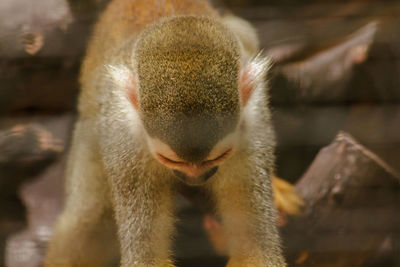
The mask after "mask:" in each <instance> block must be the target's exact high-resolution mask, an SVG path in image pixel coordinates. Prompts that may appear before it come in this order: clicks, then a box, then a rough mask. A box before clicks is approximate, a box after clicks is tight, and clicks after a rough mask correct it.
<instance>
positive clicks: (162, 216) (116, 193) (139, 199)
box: [109, 156, 174, 267]
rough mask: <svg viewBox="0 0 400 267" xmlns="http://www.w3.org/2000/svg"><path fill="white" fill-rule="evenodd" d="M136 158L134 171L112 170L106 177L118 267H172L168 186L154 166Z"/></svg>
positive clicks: (169, 189)
mask: <svg viewBox="0 0 400 267" xmlns="http://www.w3.org/2000/svg"><path fill="white" fill-rule="evenodd" d="M139 158H140V159H139V162H136V163H134V164H135V165H136V166H135V167H134V168H119V169H114V170H112V171H110V174H111V175H110V176H109V178H110V183H111V188H112V194H113V201H114V203H113V204H114V210H115V218H116V222H117V225H118V236H119V241H120V250H121V266H124V267H134V266H140V267H147V266H157V267H158V266H160V267H161V266H163V267H164V266H165V267H167V266H174V265H173V263H172V261H171V258H170V245H171V244H170V241H171V238H170V237H171V234H172V232H173V217H172V205H173V198H172V196H173V194H172V192H171V186H170V183H169V182H168V178H167V177H163V176H162V174H156V172H157V170H154V169H156V168H157V167H155V168H152V167H151V166H148V163H144V162H146V160H145V159H143V157H141V156H139ZM126 160H128V159H126ZM140 161H142V162H141V163H140ZM125 162H127V161H125Z"/></svg>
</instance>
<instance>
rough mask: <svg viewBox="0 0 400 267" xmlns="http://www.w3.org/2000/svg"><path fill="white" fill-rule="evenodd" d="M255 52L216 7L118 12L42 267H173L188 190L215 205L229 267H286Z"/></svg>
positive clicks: (92, 61) (86, 88) (124, 5)
mask: <svg viewBox="0 0 400 267" xmlns="http://www.w3.org/2000/svg"><path fill="white" fill-rule="evenodd" d="M233 25H239V26H238V28H239V30H237V28H235V27H234V26H233ZM246 29H247V32H246ZM249 41H253V42H249ZM257 42H258V41H257V37H256V35H255V31H254V29H253V28H251V26H250V25H248V24H247V23H246V22H244V21H242V20H240V19H237V20H235V19H232V18H229V19H227V20H224V18H222V17H220V15H219V14H218V13H217V12H216V11H215V10H214V9H213V8H212V7H211V6H210V5H209V4H208V3H207V2H205V1H194V0H163V1H161V0H159V1H156V0H113V1H112V2H111V3H110V4H109V5H108V7H107V9H106V10H105V12H104V14H103V15H102V16H101V17H100V20H99V22H98V23H97V25H96V27H95V30H94V33H93V36H92V38H91V41H90V43H89V47H88V50H87V55H86V58H85V59H84V62H83V66H82V72H81V80H80V81H81V86H82V90H81V94H80V98H79V105H78V109H79V118H78V121H77V122H76V125H75V130H74V134H73V140H72V146H71V151H70V157H69V162H68V166H67V185H66V190H67V195H66V203H65V208H64V211H63V213H62V215H61V216H60V218H59V220H58V223H57V225H56V227H55V230H54V235H53V237H52V240H51V242H50V244H49V248H48V251H47V255H46V257H45V263H44V266H47V267H48V266H107V264H109V263H112V262H113V261H115V256H114V255H117V258H118V254H119V256H120V265H121V266H126V267H131V266H174V265H173V264H174V263H173V259H172V256H171V251H170V250H171V249H170V243H171V236H172V235H173V232H174V227H173V225H174V216H173V212H174V207H173V206H174V205H173V204H174V203H173V200H174V198H173V195H174V192H175V190H176V188H177V187H178V186H177V185H178V184H180V186H182V185H183V186H186V187H192V188H193V187H197V188H201V189H202V190H204V191H205V192H207V194H208V196H209V199H207V201H211V202H212V203H213V205H214V211H215V214H216V216H218V218H219V220H220V221H221V223H222V225H223V229H224V232H225V234H226V237H227V246H228V247H227V250H228V255H229V261H228V266H230V267H233V266H269V267H282V266H286V264H285V261H284V258H283V256H282V253H281V248H280V238H279V235H278V231H277V227H276V211H275V209H274V205H273V196H272V189H271V178H270V177H271V172H272V168H273V164H274V163H273V162H274V160H273V150H274V134H273V130H272V128H271V122H270V113H269V110H268V103H267V102H268V101H267V100H268V97H267V93H266V90H265V88H264V78H265V72H266V71H267V69H268V66H269V62H268V60H267V59H265V58H262V57H261V56H255V55H254V53H255V52H256V51H255V50H256V48H257V45H256V44H257ZM253 50H254V51H253ZM114 235H116V240H117V242H112V241H113V239H114ZM115 244H116V245H115Z"/></svg>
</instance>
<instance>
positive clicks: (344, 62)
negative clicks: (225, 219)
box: [0, 0, 400, 267]
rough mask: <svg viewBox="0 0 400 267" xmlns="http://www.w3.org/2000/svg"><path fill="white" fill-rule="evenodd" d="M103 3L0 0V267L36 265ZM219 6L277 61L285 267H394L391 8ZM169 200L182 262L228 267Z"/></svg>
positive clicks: (246, 2) (395, 122) (398, 82)
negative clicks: (286, 202)
mask: <svg viewBox="0 0 400 267" xmlns="http://www.w3.org/2000/svg"><path fill="white" fill-rule="evenodd" d="M107 2H108V1H107V0H70V1H67V0H41V1H31V0H1V1H0V266H8V267H17V266H18V267H19V266H21V267H22V266H24V267H25V266H27V267H29V266H32V267H33V266H40V263H41V260H42V257H43V253H44V250H45V247H46V243H47V241H48V239H49V238H50V236H51V226H52V225H53V223H54V222H55V219H56V217H57V215H58V214H59V212H60V210H61V208H62V199H63V179H64V167H65V157H66V152H67V150H68V143H69V137H70V133H71V129H72V127H73V122H74V120H75V118H76V111H75V103H76V98H77V93H78V89H79V84H78V73H79V66H80V63H81V59H82V56H83V54H84V50H85V46H86V43H87V39H88V37H89V36H90V30H91V27H92V25H93V23H94V22H95V20H96V18H97V16H98V15H99V12H101V10H102V9H103V8H104V7H105V5H106V4H107ZM214 5H215V6H216V7H218V9H220V10H221V12H222V13H223V14H235V15H238V16H240V17H242V18H245V19H246V20H248V21H250V22H251V23H252V24H253V25H254V26H255V28H256V29H257V31H258V33H259V36H260V44H261V48H262V49H263V54H265V55H268V56H269V57H271V58H272V59H273V62H274V64H273V67H272V69H271V72H270V74H269V77H268V83H269V88H270V89H269V91H270V95H271V98H270V102H271V109H272V113H273V122H274V125H275V129H276V134H277V141H278V145H277V149H276V158H277V161H276V174H277V176H279V177H280V178H283V179H285V180H287V181H289V182H291V183H293V184H295V185H296V189H297V190H298V192H299V195H300V196H301V197H302V198H303V199H304V200H305V205H304V207H303V211H302V213H301V214H300V215H297V216H289V215H285V214H284V212H283V214H282V217H283V218H284V220H283V221H281V222H280V225H281V231H282V235H283V238H284V244H283V247H284V251H285V254H286V256H287V259H288V262H289V266H341V267H347V266H349V267H350V266H385V267H395V266H400V178H399V174H398V173H399V172H400V2H398V1H378V0H328V1H322V0H303V1H300V0H280V1H278V0H264V1H261V0H232V1H228V0H225V1H224V0H219V1H214ZM178 202H179V208H178V214H179V217H180V221H179V222H178V235H177V238H176V242H175V243H176V244H175V247H176V251H177V253H176V254H177V262H178V266H223V264H224V262H225V260H226V259H225V257H224V256H221V255H218V254H217V253H215V252H214V250H213V248H212V245H211V243H210V242H209V241H208V239H207V232H206V231H205V230H204V227H203V224H204V222H203V215H202V214H201V212H199V211H198V209H197V208H196V207H194V206H193V205H192V204H191V203H190V202H188V201H186V200H185V199H183V198H179V201H178ZM208 230H209V232H208V234H211V235H212V234H213V233H212V231H211V232H210V229H208ZM215 238H217V239H218V237H215Z"/></svg>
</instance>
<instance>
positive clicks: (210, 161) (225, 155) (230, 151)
mask: <svg viewBox="0 0 400 267" xmlns="http://www.w3.org/2000/svg"><path fill="white" fill-rule="evenodd" d="M231 153H232V148H229V149H228V150H226V151H225V152H224V153H222V154H221V155H219V156H217V157H216V158H214V159H210V160H206V161H204V164H206V165H209V164H213V165H216V164H218V163H220V162H222V161H223V160H225V159H226V158H227V157H228V156H229V155H230V154H231Z"/></svg>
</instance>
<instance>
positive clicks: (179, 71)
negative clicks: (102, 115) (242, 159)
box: [114, 16, 264, 185]
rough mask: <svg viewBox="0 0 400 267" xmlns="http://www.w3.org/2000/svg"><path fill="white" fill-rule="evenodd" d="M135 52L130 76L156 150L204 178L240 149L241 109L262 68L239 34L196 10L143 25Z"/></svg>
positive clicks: (192, 180)
mask: <svg viewBox="0 0 400 267" xmlns="http://www.w3.org/2000/svg"><path fill="white" fill-rule="evenodd" d="M132 58H133V60H131V61H132V66H128V68H129V69H130V70H131V71H127V72H125V74H124V75H128V76H129V78H124V80H125V81H126V82H125V83H126V88H127V92H128V96H129V98H130V101H131V102H132V106H133V107H134V109H135V110H136V112H138V114H139V117H140V119H141V121H142V124H143V126H144V128H145V132H146V136H147V143H148V145H149V148H150V151H151V152H152V155H153V156H154V157H155V158H156V159H157V160H158V161H159V162H160V163H161V164H163V165H165V166H166V167H168V168H170V169H171V170H172V171H173V173H174V174H175V175H176V176H177V177H179V178H180V179H182V180H183V181H184V182H186V183H188V184H190V185H198V184H202V183H204V182H205V181H206V180H207V179H208V178H210V177H211V176H213V175H214V174H215V173H216V172H217V170H218V166H219V165H220V164H222V163H223V162H224V161H225V160H226V159H227V158H229V157H230V156H231V155H232V154H233V153H234V152H235V149H236V147H237V145H238V140H239V136H240V127H239V125H240V123H241V119H242V116H241V114H242V110H243V108H244V107H245V106H246V104H247V102H248V99H249V97H250V95H251V91H252V89H253V88H254V87H255V86H256V82H260V80H262V79H259V78H260V76H262V75H260V73H261V72H260V69H261V68H264V66H260V64H256V65H255V64H250V63H249V64H246V65H245V66H242V65H243V63H242V62H241V52H240V45H239V43H238V40H237V38H236V37H235V36H234V35H233V34H232V33H231V32H230V31H229V30H228V29H227V28H226V27H225V26H223V25H222V24H221V23H219V22H217V21H215V20H214V19H210V18H205V17H194V16H180V17H174V18H170V19H167V20H164V21H162V22H159V23H156V24H154V25H152V26H150V27H149V28H148V29H146V30H144V32H142V33H141V34H140V35H139V37H138V38H137V41H136V43H135V46H134V49H133V55H132ZM122 72H123V71H122ZM118 75H119V76H120V75H121V74H120V73H118ZM114 76H115V75H114Z"/></svg>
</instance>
